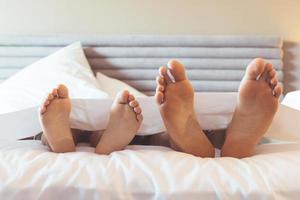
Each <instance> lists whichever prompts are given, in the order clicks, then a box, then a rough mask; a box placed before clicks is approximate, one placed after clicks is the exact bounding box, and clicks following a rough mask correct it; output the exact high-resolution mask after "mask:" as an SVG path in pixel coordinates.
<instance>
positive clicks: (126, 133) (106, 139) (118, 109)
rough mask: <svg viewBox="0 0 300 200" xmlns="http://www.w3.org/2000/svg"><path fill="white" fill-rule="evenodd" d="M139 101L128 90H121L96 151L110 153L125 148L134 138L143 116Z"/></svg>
mask: <svg viewBox="0 0 300 200" xmlns="http://www.w3.org/2000/svg"><path fill="white" fill-rule="evenodd" d="M141 112H142V110H141V108H140V107H139V103H138V102H137V100H135V98H134V96H133V95H131V94H129V92H128V91H123V92H120V93H119V94H118V95H117V97H116V99H115V101H114V103H113V105H112V107H111V112H110V118H109V122H108V125H107V128H106V130H105V131H104V133H103V135H102V136H101V139H100V141H99V143H98V144H97V146H96V150H95V152H96V153H98V154H110V153H111V152H113V151H119V150H123V149H124V148H125V147H126V146H127V145H128V144H129V143H130V142H131V140H132V139H133V138H134V136H135V135H136V133H137V131H138V129H139V128H140V125H141V122H142V120H143V116H142V114H141Z"/></svg>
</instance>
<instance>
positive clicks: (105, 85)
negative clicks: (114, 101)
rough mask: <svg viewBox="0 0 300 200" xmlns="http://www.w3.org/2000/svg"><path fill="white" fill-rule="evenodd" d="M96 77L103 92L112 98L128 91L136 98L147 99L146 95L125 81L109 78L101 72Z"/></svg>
mask: <svg viewBox="0 0 300 200" xmlns="http://www.w3.org/2000/svg"><path fill="white" fill-rule="evenodd" d="M96 77H97V81H98V83H99V85H100V88H101V90H102V91H104V92H106V93H107V94H108V95H109V96H110V97H112V98H115V97H116V95H117V94H118V92H119V91H123V90H128V91H129V92H130V93H131V94H133V95H134V96H135V97H146V95H145V94H143V93H141V92H139V91H138V90H136V89H135V88H133V87H131V86H130V85H128V84H126V83H124V82H123V81H120V80H118V79H114V78H111V77H108V76H106V75H104V74H102V73H100V72H97V74H96Z"/></svg>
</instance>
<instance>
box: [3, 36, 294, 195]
mask: <svg viewBox="0 0 300 200" xmlns="http://www.w3.org/2000/svg"><path fill="white" fill-rule="evenodd" d="M74 41H81V42H82V44H83V45H84V47H85V53H86V56H87V58H88V60H89V63H90V65H91V66H92V68H93V70H94V72H97V71H101V72H102V73H104V74H106V75H108V76H111V77H114V78H117V79H120V80H122V81H124V82H126V83H128V84H129V85H131V86H133V87H135V88H136V89H138V90H140V91H141V92H143V93H145V94H148V95H152V94H153V92H154V90H155V82H154V78H155V76H156V69H157V68H158V67H159V66H160V65H162V64H165V63H166V62H167V60H168V59H169V58H174V57H175V58H179V59H181V60H182V61H183V62H184V63H185V64H186V66H187V69H188V75H189V78H190V79H191V81H192V84H193V86H194V88H195V90H196V91H201V92H203V91H205V92H236V91H237V88H238V85H239V82H240V80H241V78H242V76H243V71H244V69H245V67H246V65H247V63H248V62H249V61H250V60H251V59H253V58H255V57H263V58H265V59H268V60H269V61H270V62H272V63H273V64H274V66H276V70H277V72H278V78H279V80H280V81H283V63H282V60H281V59H282V50H281V47H282V40H281V39H280V38H278V37H265V36H264V37H262V36H251V37H248V36H145V35H136V36H91V37H86V36H85V37H82V36H42V37H37V36H13V37H12V36H1V37H0V78H1V79H2V80H5V79H6V78H8V77H9V76H10V75H12V74H14V73H16V72H17V71H18V70H20V69H21V68H22V67H24V66H26V65H27V64H30V63H32V62H34V61H36V60H38V59H40V58H41V57H43V56H46V55H49V54H50V53H52V52H54V51H56V50H57V49H59V48H61V47H63V46H66V45H68V44H70V43H72V42H74ZM299 165H300V144H299V143H296V142H289V143H288V142H277V143H266V144H261V145H259V146H258V148H257V152H256V155H255V156H253V157H249V158H244V159H235V158H220V157H217V158H199V157H194V156H192V155H188V154H185V153H180V152H175V151H173V150H172V149H169V148H167V147H158V146H142V145H131V146H128V147H127V148H126V150H124V151H118V152H114V153H112V154H110V155H109V156H105V155H96V154H94V153H93V148H91V147H89V146H87V145H85V144H79V146H78V147H77V152H73V153H66V154H56V153H52V152H49V151H48V149H47V147H45V146H43V145H42V144H41V143H40V142H39V141H35V140H28V141H14V142H7V141H0V197H1V199H199V198H203V199H297V198H298V196H299V194H300V188H299V180H300V172H299Z"/></svg>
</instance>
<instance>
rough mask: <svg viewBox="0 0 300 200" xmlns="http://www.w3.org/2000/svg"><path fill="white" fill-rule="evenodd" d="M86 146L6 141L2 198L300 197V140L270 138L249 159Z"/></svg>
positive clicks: (0, 151)
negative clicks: (67, 148) (52, 147)
mask: <svg viewBox="0 0 300 200" xmlns="http://www.w3.org/2000/svg"><path fill="white" fill-rule="evenodd" d="M93 151H94V148H92V147H89V146H86V145H84V144H79V146H78V147H77V152H72V153H65V154H57V153H52V152H49V151H48V149H47V147H46V146H43V145H42V144H41V143H40V142H39V141H17V142H4V141H1V142H0V196H1V199H89V200H92V199H199V198H200V197H201V198H202V199H220V198H222V199H297V198H298V197H299V195H300V190H299V189H300V170H299V166H300V143H276V144H274V143H272V144H263V145H260V146H259V147H258V148H257V152H256V155H255V156H253V157H249V158H244V159H235V158H229V157H227V158H221V157H218V158H199V157H195V156H192V155H189V154H185V153H180V152H176V151H173V150H172V149H169V148H166V147H158V146H139V145H133V146H128V147H127V148H126V150H123V151H117V152H113V153H111V154H110V155H108V156H106V155H97V154H94V153H93Z"/></svg>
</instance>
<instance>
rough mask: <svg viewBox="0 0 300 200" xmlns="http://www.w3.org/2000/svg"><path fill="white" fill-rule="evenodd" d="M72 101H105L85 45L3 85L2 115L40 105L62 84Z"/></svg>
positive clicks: (76, 45) (61, 52)
mask: <svg viewBox="0 0 300 200" xmlns="http://www.w3.org/2000/svg"><path fill="white" fill-rule="evenodd" d="M61 83H62V84H65V85H66V86H67V87H68V88H69V92H70V97H71V98H81V99H82V98H87V99H90V98H105V97H108V95H107V94H106V93H105V92H102V91H100V90H99V85H98V83H97V80H96V78H95V77H94V75H93V72H92V71H91V68H90V66H89V64H88V61H87V59H86V57H85V55H84V52H83V50H82V47H81V44H80V43H79V42H76V43H74V44H72V45H70V46H67V47H65V48H63V49H61V50H59V51H57V52H56V53H54V54H52V55H50V56H48V57H46V58H43V59H41V60H39V61H37V62H36V63H34V64H32V65H29V66H28V67H26V68H24V69H22V70H21V71H20V72H18V73H17V74H15V75H13V76H12V77H10V78H9V79H7V80H6V81H4V82H3V83H2V84H0V113H7V112H12V111H17V110H20V109H24V108H29V107H33V106H37V105H40V104H41V102H42V101H43V100H44V98H45V97H46V96H47V94H48V93H49V92H51V90H52V89H53V88H54V87H56V86H57V85H58V84H61Z"/></svg>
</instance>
